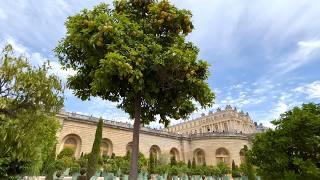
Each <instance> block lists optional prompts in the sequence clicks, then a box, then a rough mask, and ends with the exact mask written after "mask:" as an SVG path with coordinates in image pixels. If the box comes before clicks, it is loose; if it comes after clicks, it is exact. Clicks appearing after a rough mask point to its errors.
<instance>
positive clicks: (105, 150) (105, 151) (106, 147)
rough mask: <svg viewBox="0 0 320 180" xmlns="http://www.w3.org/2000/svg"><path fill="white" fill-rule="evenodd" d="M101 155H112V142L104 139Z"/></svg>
mask: <svg viewBox="0 0 320 180" xmlns="http://www.w3.org/2000/svg"><path fill="white" fill-rule="evenodd" d="M100 155H101V156H109V157H110V156H111V155H112V142H111V141H110V140H109V139H106V138H104V139H102V141H101V145H100Z"/></svg>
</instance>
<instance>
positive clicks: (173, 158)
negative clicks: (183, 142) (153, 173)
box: [170, 156, 177, 166]
mask: <svg viewBox="0 0 320 180" xmlns="http://www.w3.org/2000/svg"><path fill="white" fill-rule="evenodd" d="M170 165H171V166H175V165H177V160H176V157H175V156H172V157H171V159H170Z"/></svg>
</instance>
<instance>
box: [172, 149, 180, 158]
mask: <svg viewBox="0 0 320 180" xmlns="http://www.w3.org/2000/svg"><path fill="white" fill-rule="evenodd" d="M172 157H175V159H176V161H180V153H179V150H178V149H177V148H175V147H173V148H171V150H170V158H172Z"/></svg>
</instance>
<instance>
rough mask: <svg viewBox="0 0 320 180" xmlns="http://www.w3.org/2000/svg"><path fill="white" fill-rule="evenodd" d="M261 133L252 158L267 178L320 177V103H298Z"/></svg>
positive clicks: (256, 140) (253, 147) (251, 152)
mask: <svg viewBox="0 0 320 180" xmlns="http://www.w3.org/2000/svg"><path fill="white" fill-rule="evenodd" d="M272 123H273V124H274V125H275V126H276V128H275V130H269V131H267V132H266V133H262V134H258V135H257V136H256V137H255V138H254V140H253V146H252V149H251V150H249V153H248V157H249V160H250V161H251V162H252V163H253V164H254V165H255V166H257V167H258V169H257V171H258V174H260V175H261V176H262V177H263V178H264V179H290V180H291V179H320V163H319V162H320V155H319V152H320V104H314V103H309V104H303V105H302V106H301V107H295V108H293V109H292V110H290V111H287V112H285V113H284V114H282V115H281V116H280V119H278V120H274V121H273V122H272Z"/></svg>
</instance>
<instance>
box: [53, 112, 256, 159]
mask: <svg viewBox="0 0 320 180" xmlns="http://www.w3.org/2000/svg"><path fill="white" fill-rule="evenodd" d="M58 118H59V120H60V123H61V129H60V130H59V132H58V134H57V137H58V144H57V151H58V152H60V151H61V150H62V149H63V148H65V147H72V148H74V149H75V156H76V157H77V158H78V157H80V155H81V153H89V152H90V151H91V148H92V144H93V141H94V137H95V130H96V125H97V122H98V120H99V119H98V118H95V117H92V116H84V115H79V114H76V113H68V112H61V113H60V114H59V115H58ZM132 129H133V126H132V125H131V124H127V123H121V122H116V121H110V120H104V127H103V132H102V138H103V139H102V144H101V155H109V156H111V154H112V153H114V154H115V155H116V156H124V155H125V154H126V152H127V151H128V150H129V151H130V150H131V148H132ZM254 132H255V126H254V124H253V123H252V120H251V119H250V117H249V115H248V114H244V113H243V112H237V111H236V110H235V109H232V108H231V106H227V107H226V108H225V110H221V109H218V111H217V112H215V113H209V115H207V116H202V117H200V118H197V119H195V120H191V121H187V122H184V123H181V124H178V125H174V126H170V127H168V128H167V129H161V130H157V129H151V128H147V127H141V131H140V144H139V147H140V152H142V153H143V154H144V155H145V156H146V157H148V156H149V153H153V154H154V155H155V157H157V158H158V159H159V160H162V161H167V162H168V161H169V159H170V157H172V156H175V158H176V160H178V161H184V162H186V163H187V162H188V160H192V159H193V158H195V160H196V163H197V164H203V163H204V162H206V164H207V165H216V164H217V163H218V162H220V161H223V162H226V163H227V164H230V165H231V162H232V160H234V161H235V163H236V164H240V163H241V161H242V160H243V155H244V154H243V151H242V148H243V147H244V146H245V145H246V146H250V142H249V137H250V134H251V133H254Z"/></svg>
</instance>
